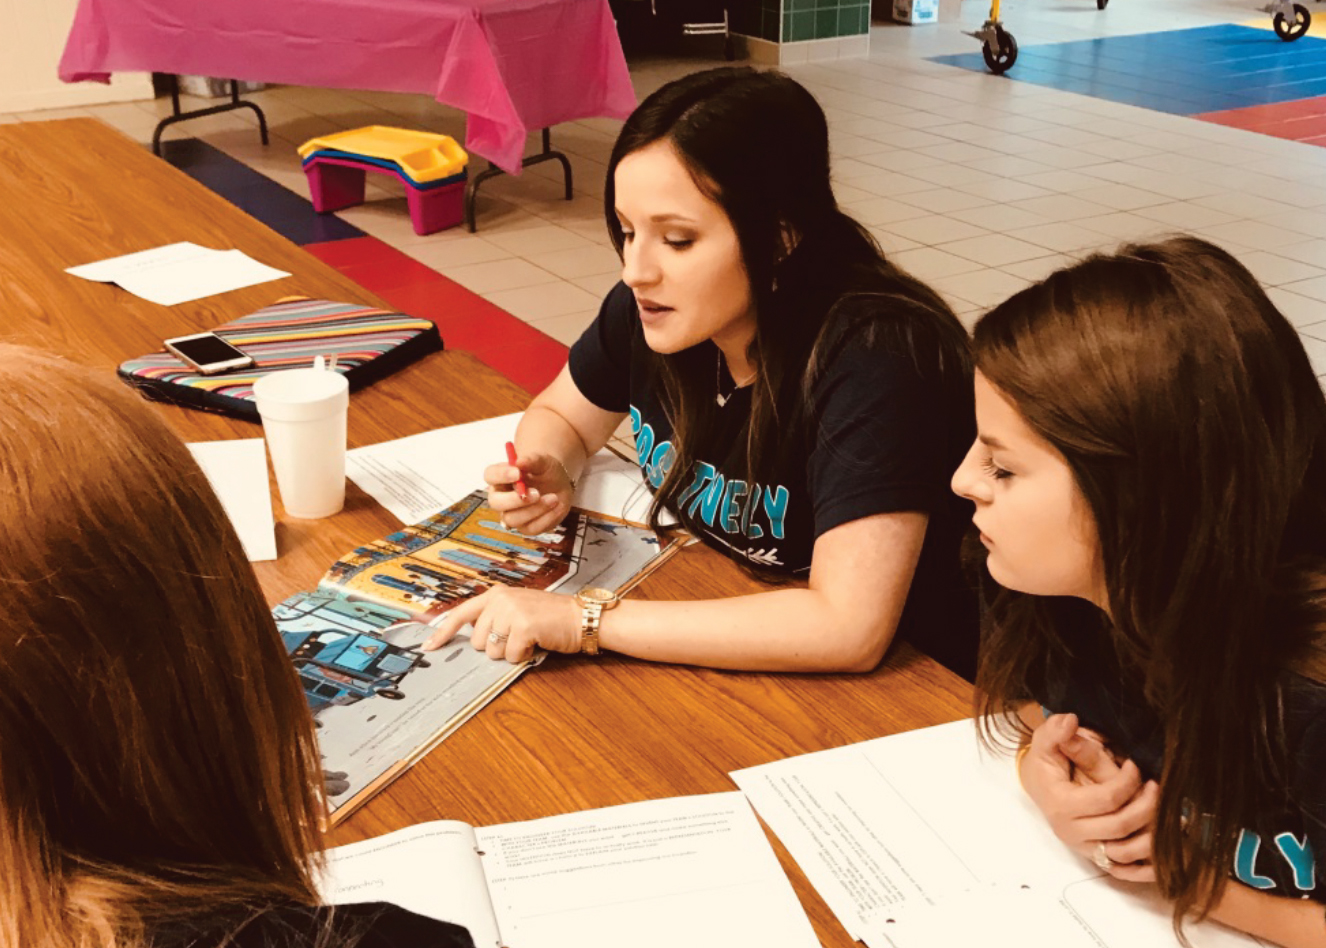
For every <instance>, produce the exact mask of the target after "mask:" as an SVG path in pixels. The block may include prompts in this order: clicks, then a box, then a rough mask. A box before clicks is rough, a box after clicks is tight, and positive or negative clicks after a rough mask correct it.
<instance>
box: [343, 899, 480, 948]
mask: <svg viewBox="0 0 1326 948" xmlns="http://www.w3.org/2000/svg"><path fill="white" fill-rule="evenodd" d="M358 908H360V906H350V905H344V906H341V907H340V910H341V911H345V910H346V909H358ZM368 924H369V927H368V929H367V930H366V931H365V932H364V934H363V937H362V938H360V939H359V941H358V942H356V943H355V948H475V945H474V939H473V938H471V937H470V933H469V930H468V929H466V928H462V927H461V926H460V925H453V924H452V923H451V922H439V921H436V920H435V919H431V918H425V917H424V916H422V915H416V914H414V913H413V912H409V911H406V910H405V909H403V908H398V907H397V906H395V905H385V904H381V903H379V904H377V905H375V906H374V907H373V908H372V909H371V911H370V914H369V917H368Z"/></svg>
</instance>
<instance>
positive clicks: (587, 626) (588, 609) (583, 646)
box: [580, 602, 603, 655]
mask: <svg viewBox="0 0 1326 948" xmlns="http://www.w3.org/2000/svg"><path fill="white" fill-rule="evenodd" d="M602 620H603V604H602V603H601V602H586V603H583V604H582V605H581V607H580V651H581V652H582V653H584V654H585V655H597V654H598V653H599V623H600V622H601V621H602Z"/></svg>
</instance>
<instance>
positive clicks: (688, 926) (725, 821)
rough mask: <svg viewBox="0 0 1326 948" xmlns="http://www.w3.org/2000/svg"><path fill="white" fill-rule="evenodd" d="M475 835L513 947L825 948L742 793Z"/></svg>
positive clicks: (588, 814) (649, 803) (594, 812)
mask: <svg viewBox="0 0 1326 948" xmlns="http://www.w3.org/2000/svg"><path fill="white" fill-rule="evenodd" d="M475 835H476V836H477V838H478V841H479V848H480V849H481V850H483V852H484V853H485V856H484V858H483V866H484V872H485V874H486V875H487V877H488V889H489V893H490V894H491V897H492V903H493V909H494V911H495V912H496V914H497V921H498V927H499V928H500V930H501V933H502V940H503V943H504V944H507V945H512V946H520V948H621V946H623V945H630V946H631V948H677V946H681V945H684V946H686V948H709V946H712V948H731V946H733V945H759V946H760V948H814V946H817V945H818V944H819V942H818V940H817V939H816V938H815V932H814V929H812V928H811V926H810V920H809V919H807V918H806V913H805V911H804V910H803V909H802V908H801V903H800V902H799V901H798V900H797V897H796V893H795V892H794V891H793V889H792V884H791V883H790V882H789V881H788V879H787V875H786V874H785V873H784V872H783V869H782V866H780V865H779V864H778V857H777V856H775V855H774V851H773V847H771V846H770V845H769V841H768V839H767V838H766V837H765V835H764V830H763V829H761V828H760V824H759V822H758V821H757V820H756V819H755V815H754V814H753V813H752V812H751V809H750V805H749V804H748V803H747V802H746V801H745V799H744V798H743V797H742V796H741V794H739V793H715V794H707V795H703V796H692V797H676V798H673V799H665V800H649V801H646V802H644V803H631V804H627V805H625V806H615V807H608V808H607V809H602V810H589V811H586V812H583V813H569V814H566V815H565V816H553V817H548V818H547V819H543V820H532V821H529V822H526V823H508V824H505V825H502V826H493V827H489V828H486V829H479V830H476V832H475Z"/></svg>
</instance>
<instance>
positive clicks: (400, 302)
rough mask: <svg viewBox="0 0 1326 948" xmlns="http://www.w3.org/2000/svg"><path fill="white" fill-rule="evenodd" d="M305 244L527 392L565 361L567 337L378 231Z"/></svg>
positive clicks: (538, 388)
mask: <svg viewBox="0 0 1326 948" xmlns="http://www.w3.org/2000/svg"><path fill="white" fill-rule="evenodd" d="M304 249H305V250H307V251H308V252H309V253H311V254H313V255H314V256H315V257H317V258H318V259H320V260H322V261H323V262H324V263H327V264H329V265H330V266H332V267H334V268H335V269H336V270H339V271H340V272H341V273H344V274H345V275H346V276H348V277H350V278H351V279H352V280H354V281H355V282H356V283H358V284H359V285H361V286H363V287H364V288H365V289H368V290H372V291H373V292H374V293H377V294H378V295H379V296H381V297H382V298H383V299H385V300H386V301H387V302H388V303H390V304H391V305H392V306H393V307H395V308H396V309H399V310H400V311H401V312H402V313H407V314H409V315H410V316H419V317H422V318H424V319H431V320H432V321H433V322H434V323H436V324H437V328H438V331H439V332H440V333H441V334H442V339H443V341H444V342H445V343H446V345H447V348H449V349H462V350H465V351H468V352H472V353H474V355H475V356H477V357H478V359H479V361H481V362H483V363H484V364H485V365H487V366H489V367H491V368H493V369H496V370H497V371H498V372H500V373H502V375H504V376H506V377H507V378H508V379H510V380H511V381H513V382H515V383H516V384H517V385H519V386H521V387H522V388H524V389H525V390H526V391H528V392H531V393H533V392H539V391H542V390H543V389H544V388H546V387H547V386H548V384H549V383H550V382H552V380H553V379H554V378H556V377H557V373H558V372H560V371H561V370H562V366H563V365H565V364H566V353H567V347H566V346H564V345H563V344H562V343H560V342H558V341H557V340H555V339H553V338H551V337H549V336H547V335H545V334H544V333H542V332H540V331H539V330H537V329H535V328H534V327H533V326H531V325H530V324H529V323H527V322H524V321H523V320H521V319H517V318H516V317H515V316H512V315H511V314H510V313H508V312H507V311H506V310H504V309H502V308H501V307H499V306H496V305H494V304H493V303H490V302H488V301H487V300H486V299H484V298H483V297H482V296H479V295H478V294H477V293H474V292H472V291H471V290H467V289H466V288H465V287H463V286H461V285H460V284H459V283H456V282H455V281H454V280H448V279H447V278H446V277H444V276H442V275H441V274H440V273H438V272H437V271H435V270H433V269H432V268H430V267H427V266H425V265H424V264H422V263H420V262H419V261H417V260H415V259H414V258H413V257H411V256H409V255H408V254H405V253H402V252H401V251H399V250H397V249H396V248H395V247H392V246H390V245H388V244H385V243H383V242H382V241H381V240H379V239H378V238H376V237H356V238H352V239H348V240H336V241H329V242H327V243H321V244H308V245H306V246H305V248H304Z"/></svg>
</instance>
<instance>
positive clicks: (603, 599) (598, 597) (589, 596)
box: [579, 586, 617, 603]
mask: <svg viewBox="0 0 1326 948" xmlns="http://www.w3.org/2000/svg"><path fill="white" fill-rule="evenodd" d="M579 595H580V598H581V599H583V600H585V601H586V602H599V603H607V602H612V601H614V600H615V599H616V598H617V594H616V593H615V592H613V591H612V590H611V589H599V588H598V587H597V586H588V587H586V588H584V589H582V590H580V593H579Z"/></svg>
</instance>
